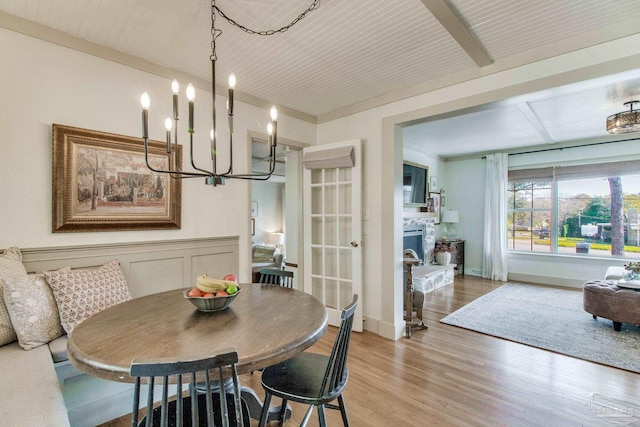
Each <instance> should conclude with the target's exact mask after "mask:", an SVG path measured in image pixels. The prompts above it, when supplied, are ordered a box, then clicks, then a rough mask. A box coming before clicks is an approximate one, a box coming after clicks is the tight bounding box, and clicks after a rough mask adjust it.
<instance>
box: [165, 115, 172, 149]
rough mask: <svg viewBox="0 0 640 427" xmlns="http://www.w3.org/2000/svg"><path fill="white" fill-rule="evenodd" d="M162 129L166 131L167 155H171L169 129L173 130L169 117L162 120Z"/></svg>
mask: <svg viewBox="0 0 640 427" xmlns="http://www.w3.org/2000/svg"><path fill="white" fill-rule="evenodd" d="M164 128H165V129H166V131H167V153H169V154H171V129H173V120H171V117H167V118H166V119H164Z"/></svg>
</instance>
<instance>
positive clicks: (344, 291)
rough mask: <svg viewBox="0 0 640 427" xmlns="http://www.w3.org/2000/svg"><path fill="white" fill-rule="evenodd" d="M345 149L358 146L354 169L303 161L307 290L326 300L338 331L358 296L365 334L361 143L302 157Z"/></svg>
mask: <svg viewBox="0 0 640 427" xmlns="http://www.w3.org/2000/svg"><path fill="white" fill-rule="evenodd" d="M345 147H353V151H352V156H353V166H347V167H342V166H338V167H332V166H331V165H326V166H328V167H322V168H313V169H308V168H307V165H305V162H304V158H303V165H305V167H304V168H303V169H304V171H303V200H304V230H305V233H304V290H305V292H307V293H310V294H311V295H313V296H314V297H316V298H318V299H319V300H320V301H322V303H323V304H324V305H325V307H326V309H327V312H328V316H329V324H330V325H334V326H337V325H338V324H339V323H340V311H341V309H342V308H344V307H345V306H346V305H347V304H349V303H350V302H351V300H352V298H353V294H358V295H359V297H360V300H359V301H360V303H359V304H358V308H357V310H356V313H355V316H356V317H355V318H354V322H353V330H354V331H357V332H361V331H362V301H363V300H364V299H363V295H362V245H361V236H362V220H361V219H362V216H361V210H362V208H361V199H362V196H361V186H362V178H361V175H362V174H361V163H362V162H361V159H362V154H361V149H362V148H361V141H360V140H359V139H356V140H349V141H344V142H337V143H332V144H323V145H319V146H314V147H306V148H304V149H303V156H306V155H307V154H308V153H314V155H315V156H318V154H320V155H322V152H323V151H324V152H325V153H331V152H332V151H333V152H335V150H336V149H343V148H345ZM329 157H330V156H329ZM328 163H331V161H328Z"/></svg>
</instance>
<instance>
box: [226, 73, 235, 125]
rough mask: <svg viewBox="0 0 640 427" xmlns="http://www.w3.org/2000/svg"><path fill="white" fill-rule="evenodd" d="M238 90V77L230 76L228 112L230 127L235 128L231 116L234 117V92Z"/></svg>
mask: <svg viewBox="0 0 640 427" xmlns="http://www.w3.org/2000/svg"><path fill="white" fill-rule="evenodd" d="M235 88H236V75H235V74H233V73H231V74H229V97H228V98H227V112H228V114H229V116H230V117H229V126H230V127H233V122H232V121H231V116H233V90H234V89H235Z"/></svg>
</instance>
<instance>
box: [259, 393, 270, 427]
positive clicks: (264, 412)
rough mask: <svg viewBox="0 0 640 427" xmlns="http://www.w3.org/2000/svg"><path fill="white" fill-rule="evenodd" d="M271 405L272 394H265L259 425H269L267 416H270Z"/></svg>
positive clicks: (260, 426)
mask: <svg viewBox="0 0 640 427" xmlns="http://www.w3.org/2000/svg"><path fill="white" fill-rule="evenodd" d="M270 405H271V394H270V393H266V394H265V396H264V403H263V404H262V412H261V413H260V422H259V424H258V427H265V426H266V425H267V417H268V416H269V406H270Z"/></svg>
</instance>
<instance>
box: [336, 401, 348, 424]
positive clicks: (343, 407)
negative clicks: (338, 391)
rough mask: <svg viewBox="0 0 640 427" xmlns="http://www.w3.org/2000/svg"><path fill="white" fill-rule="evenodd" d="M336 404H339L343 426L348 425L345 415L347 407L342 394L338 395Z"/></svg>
mask: <svg viewBox="0 0 640 427" xmlns="http://www.w3.org/2000/svg"><path fill="white" fill-rule="evenodd" d="M338 405H340V413H341V414H342V423H343V424H344V427H349V418H348V417H347V407H346V406H345V405H344V398H343V397H342V395H340V396H338Z"/></svg>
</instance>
